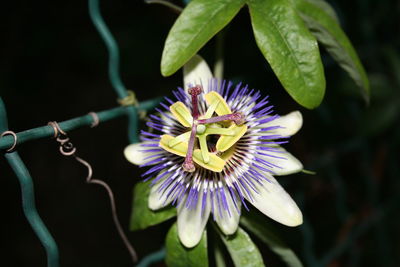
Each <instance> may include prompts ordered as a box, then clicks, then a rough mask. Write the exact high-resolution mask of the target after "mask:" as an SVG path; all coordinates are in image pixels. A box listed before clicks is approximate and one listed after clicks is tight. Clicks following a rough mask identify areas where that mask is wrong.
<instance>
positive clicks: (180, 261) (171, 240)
mask: <svg viewBox="0 0 400 267" xmlns="http://www.w3.org/2000/svg"><path fill="white" fill-rule="evenodd" d="M166 249H167V256H166V259H165V260H166V263H167V265H168V266H171V267H208V253H207V232H206V231H204V232H203V237H202V239H201V241H200V243H199V244H198V245H197V246H195V247H194V248H186V247H184V246H183V245H182V243H181V242H180V241H179V237H178V227H177V224H176V223H175V224H174V225H172V227H171V229H170V230H169V231H168V234H167V239H166Z"/></svg>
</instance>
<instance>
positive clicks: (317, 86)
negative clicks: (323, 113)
mask: <svg viewBox="0 0 400 267" xmlns="http://www.w3.org/2000/svg"><path fill="white" fill-rule="evenodd" d="M248 4H249V8H250V15H251V22H252V25H253V31H254V36H255V38H256V42H257V45H258V47H259V48H260V50H261V52H262V53H263V55H264V57H265V58H266V59H267V61H268V62H269V64H270V65H271V67H272V69H273V71H274V72H275V74H276V76H277V77H278V79H279V80H280V82H281V83H282V85H283V87H284V88H285V89H286V91H287V92H288V93H289V94H290V95H291V96H292V97H293V98H294V100H296V101H297V102H298V103H299V104H300V105H302V106H304V107H306V108H315V107H317V106H318V105H319V104H320V103H321V101H322V99H323V97H324V93H325V76H324V71H323V66H322V62H321V58H320V54H319V50H318V44H317V41H316V39H315V37H314V36H313V35H312V34H311V33H310V32H309V30H308V28H307V27H306V25H305V24H304V22H303V20H302V19H301V18H300V17H299V16H298V15H297V13H296V11H295V10H294V9H293V7H292V5H291V2H290V1H289V0H268V1H262V0H249V2H248Z"/></svg>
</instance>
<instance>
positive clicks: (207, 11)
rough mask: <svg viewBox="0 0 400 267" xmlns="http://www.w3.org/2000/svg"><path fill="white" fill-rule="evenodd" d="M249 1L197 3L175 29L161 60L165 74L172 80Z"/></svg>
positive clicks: (201, 0)
mask: <svg viewBox="0 0 400 267" xmlns="http://www.w3.org/2000/svg"><path fill="white" fill-rule="evenodd" d="M244 3H245V0H193V1H191V2H190V3H189V4H188V5H187V6H186V7H185V9H184V10H183V12H182V13H181V15H180V16H179V17H178V19H177V20H176V22H175V24H174V25H173V26H172V28H171V30H170V32H169V34H168V37H167V40H166V41H165V46H164V51H163V54H162V58H161V73H162V74H163V75H164V76H169V75H171V74H173V73H175V72H176V71H177V70H178V69H179V68H180V67H182V66H183V65H184V64H185V63H186V62H187V61H188V60H189V59H190V58H192V57H193V56H194V55H195V54H196V53H197V51H199V50H200V48H201V47H203V45H204V44H205V43H207V42H208V41H209V40H210V39H211V38H212V37H213V36H214V35H215V34H217V33H218V32H219V31H220V30H221V29H222V28H223V27H225V26H226V25H227V24H228V23H229V22H230V21H231V20H232V19H233V17H234V16H235V15H236V14H237V13H238V12H239V10H240V8H241V7H242V6H243V5H244Z"/></svg>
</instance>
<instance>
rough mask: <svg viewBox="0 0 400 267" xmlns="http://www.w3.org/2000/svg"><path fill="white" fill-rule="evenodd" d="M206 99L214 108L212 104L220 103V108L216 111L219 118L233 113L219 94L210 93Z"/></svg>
mask: <svg viewBox="0 0 400 267" xmlns="http://www.w3.org/2000/svg"><path fill="white" fill-rule="evenodd" d="M204 97H205V98H206V101H207V104H208V105H209V106H212V104H213V103H215V102H216V101H217V102H219V103H218V106H217V107H216V109H215V113H217V114H218V115H219V116H222V115H227V114H231V113H232V111H231V109H230V108H229V106H228V104H227V103H226V102H225V99H224V98H223V97H222V96H221V95H220V94H218V93H217V92H214V91H212V92H209V93H208V94H206V95H205V96H204Z"/></svg>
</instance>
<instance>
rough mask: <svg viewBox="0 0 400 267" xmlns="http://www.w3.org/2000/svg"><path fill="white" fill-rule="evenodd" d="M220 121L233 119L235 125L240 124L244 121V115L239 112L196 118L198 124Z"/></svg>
mask: <svg viewBox="0 0 400 267" xmlns="http://www.w3.org/2000/svg"><path fill="white" fill-rule="evenodd" d="M221 121H233V122H235V124H236V125H242V124H243V123H244V115H243V114H242V113H240V112H237V113H232V114H227V115H222V116H218V117H212V118H209V119H204V120H198V121H197V122H198V123H199V124H208V123H215V122H221Z"/></svg>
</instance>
